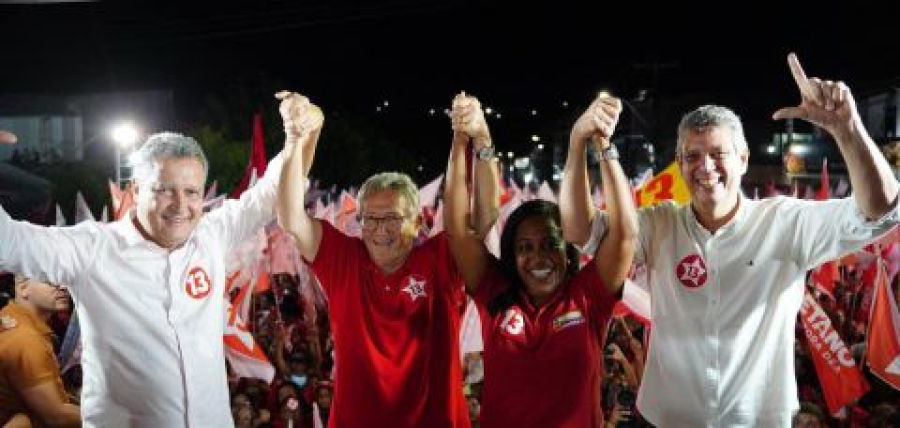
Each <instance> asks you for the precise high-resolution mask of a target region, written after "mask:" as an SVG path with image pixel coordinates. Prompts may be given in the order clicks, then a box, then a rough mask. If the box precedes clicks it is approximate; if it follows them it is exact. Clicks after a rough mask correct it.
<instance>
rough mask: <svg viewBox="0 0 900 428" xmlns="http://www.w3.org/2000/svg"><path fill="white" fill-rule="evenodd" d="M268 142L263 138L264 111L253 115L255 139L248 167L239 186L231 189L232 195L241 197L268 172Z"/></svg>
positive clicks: (235, 197)
mask: <svg viewBox="0 0 900 428" xmlns="http://www.w3.org/2000/svg"><path fill="white" fill-rule="evenodd" d="M267 164H268V161H266V144H265V140H264V139H263V125H262V113H256V114H254V115H253V139H252V141H251V146H250V160H249V162H247V169H246V170H244V177H243V178H241V182H240V183H238V185H237V187H235V188H234V189H232V190H231V193H230V194H229V196H230V197H232V198H234V199H237V198H239V197H241V193H244V191H245V190H247V189H249V188H250V187H252V186H253V183H254V181H255V180H256V178H258V177H262V175H263V173H265V172H266V165H267Z"/></svg>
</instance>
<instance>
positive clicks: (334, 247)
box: [309, 220, 363, 294]
mask: <svg viewBox="0 0 900 428" xmlns="http://www.w3.org/2000/svg"><path fill="white" fill-rule="evenodd" d="M321 224H322V240H321V241H320V242H319V251H318V252H316V258H315V259H314V260H311V261H310V262H309V267H310V268H311V269H312V270H313V272H314V273H315V274H316V277H318V278H319V284H320V285H321V286H322V289H323V290H325V292H326V294H329V293H331V292H332V290H333V289H334V288H335V287H341V286H344V285H347V282H348V281H345V280H343V279H342V278H343V275H346V274H347V273H348V269H356V268H357V265H358V264H359V263H358V261H359V259H360V258H361V257H363V255H362V254H361V253H362V251H363V250H361V249H359V247H358V245H359V239H356V238H351V237H349V236H347V235H344V234H343V233H341V232H339V231H338V230H337V229H335V228H334V226H332V225H331V223H329V222H327V221H325V220H322V222H321Z"/></svg>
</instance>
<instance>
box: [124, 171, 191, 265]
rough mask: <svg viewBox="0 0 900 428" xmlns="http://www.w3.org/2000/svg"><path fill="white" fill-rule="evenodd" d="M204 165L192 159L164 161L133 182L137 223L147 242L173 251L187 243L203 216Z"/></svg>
mask: <svg viewBox="0 0 900 428" xmlns="http://www.w3.org/2000/svg"><path fill="white" fill-rule="evenodd" d="M205 182H206V173H205V170H204V167H203V164H202V163H201V162H200V161H199V160H198V159H197V158H196V157H193V156H189V157H164V158H162V159H159V160H157V161H155V162H154V168H153V171H152V173H151V174H149V177H148V178H146V179H144V180H142V181H138V182H135V195H136V203H135V209H136V211H137V217H138V221H139V222H140V224H141V227H143V228H144V231H145V232H146V234H147V237H148V239H150V240H151V241H153V242H155V243H156V244H157V245H159V246H160V247H163V248H166V249H169V250H172V249H175V248H177V247H178V246H180V245H181V244H183V243H184V241H186V240H187V238H188V237H189V236H190V235H191V232H193V231H194V228H195V227H197V223H198V222H200V217H202V215H203V185H204V183H205Z"/></svg>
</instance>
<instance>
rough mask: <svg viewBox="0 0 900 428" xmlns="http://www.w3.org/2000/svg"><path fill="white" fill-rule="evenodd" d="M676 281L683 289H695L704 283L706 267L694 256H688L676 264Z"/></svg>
mask: <svg viewBox="0 0 900 428" xmlns="http://www.w3.org/2000/svg"><path fill="white" fill-rule="evenodd" d="M677 270H678V272H676V274H677V275H678V280H679V281H681V283H682V284H684V286H685V287H691V288H696V287H700V286H702V285H703V284H705V283H706V266H705V265H704V263H703V259H701V258H700V257H699V256H697V255H696V254H692V255H689V256H687V257H685V258H684V259H682V260H681V262H679V264H678V269H677Z"/></svg>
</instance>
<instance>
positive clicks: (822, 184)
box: [815, 158, 831, 201]
mask: <svg viewBox="0 0 900 428" xmlns="http://www.w3.org/2000/svg"><path fill="white" fill-rule="evenodd" d="M815 198H816V200H817V201H827V200H828V199H830V198H831V182H830V181H829V180H828V158H822V175H821V178H820V181H819V190H816V196H815Z"/></svg>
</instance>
